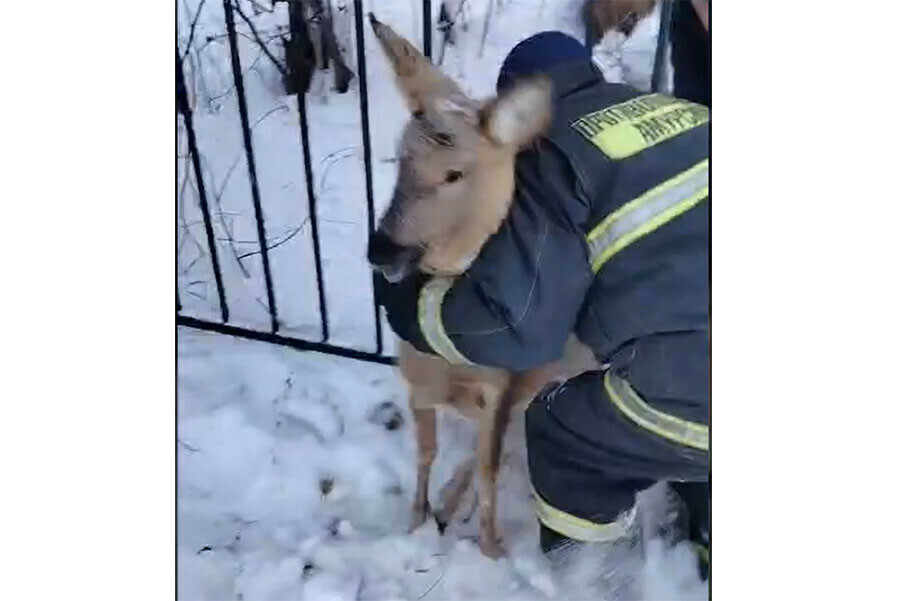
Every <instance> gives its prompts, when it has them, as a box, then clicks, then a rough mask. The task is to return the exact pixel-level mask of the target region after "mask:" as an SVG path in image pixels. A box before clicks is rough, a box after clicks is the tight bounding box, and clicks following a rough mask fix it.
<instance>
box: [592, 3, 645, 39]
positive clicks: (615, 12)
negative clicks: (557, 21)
mask: <svg viewBox="0 0 900 601" xmlns="http://www.w3.org/2000/svg"><path fill="white" fill-rule="evenodd" d="M656 2H657V0H587V1H586V2H585V3H584V6H583V7H582V17H583V18H584V24H585V27H586V28H587V32H588V44H589V45H590V46H593V45H594V44H596V43H597V42H599V41H600V40H601V39H603V35H604V34H605V33H606V32H607V31H609V30H611V29H616V30H618V31H621V32H622V33H624V34H625V35H626V36H628V35H630V34H631V32H632V31H633V30H634V26H635V25H637V23H638V21H640V20H641V19H643V18H644V17H646V16H647V15H649V14H650V13H651V12H653V9H654V8H655V7H656Z"/></svg>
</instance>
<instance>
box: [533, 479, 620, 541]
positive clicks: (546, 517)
mask: <svg viewBox="0 0 900 601" xmlns="http://www.w3.org/2000/svg"><path fill="white" fill-rule="evenodd" d="M532 494H533V496H534V499H535V505H536V512H537V517H538V519H539V520H540V521H541V523H542V524H543V525H544V526H546V527H547V528H550V529H551V530H553V531H555V532H558V533H559V534H562V535H563V536H566V537H568V538H571V539H572V540H577V541H582V542H587V543H603V542H611V541H614V540H617V539H619V538H622V537H623V536H625V535H626V534H627V533H628V529H629V528H630V527H631V524H632V522H633V521H634V515H635V508H634V507H632V508H631V509H630V510H629V511H628V512H627V513H625V514H624V515H622V517H620V518H619V519H618V520H616V521H615V522H610V523H608V524H601V523H596V522H591V521H589V520H585V519H584V518H580V517H577V516H574V515H572V514H570V513H566V512H565V511H563V510H561V509H557V508H556V507H553V506H552V505H550V504H549V503H547V501H545V500H544V499H543V498H542V497H541V495H539V494H538V493H537V491H532Z"/></svg>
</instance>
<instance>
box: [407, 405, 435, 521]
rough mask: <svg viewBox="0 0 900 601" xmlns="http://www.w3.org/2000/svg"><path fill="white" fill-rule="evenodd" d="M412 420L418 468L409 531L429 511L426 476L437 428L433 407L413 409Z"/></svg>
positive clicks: (429, 467) (433, 451)
mask: <svg viewBox="0 0 900 601" xmlns="http://www.w3.org/2000/svg"><path fill="white" fill-rule="evenodd" d="M412 414H413V420H414V421H415V423H416V439H417V441H418V447H419V450H418V469H417V473H416V497H415V499H414V500H413V506H412V520H411V523H410V531H412V530H415V529H416V528H418V527H419V526H421V525H422V524H423V523H424V522H425V518H426V517H427V515H428V513H429V512H430V508H429V506H428V476H429V475H430V474H431V464H432V463H433V462H434V456H435V455H436V454H437V430H436V418H435V410H434V409H415V408H414V409H413V410H412Z"/></svg>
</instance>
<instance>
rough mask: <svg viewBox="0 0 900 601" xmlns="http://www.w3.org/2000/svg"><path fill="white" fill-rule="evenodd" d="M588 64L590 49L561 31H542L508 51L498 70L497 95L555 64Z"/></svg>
mask: <svg viewBox="0 0 900 601" xmlns="http://www.w3.org/2000/svg"><path fill="white" fill-rule="evenodd" d="M590 60H591V51H590V49H589V48H588V47H587V46H585V45H584V44H582V43H581V42H579V41H578V40H576V39H575V38H573V37H572V36H570V35H566V34H565V33H563V32H561V31H542V32H541V33H537V34H535V35H533V36H531V37H529V38H526V39H524V40H522V41H521V42H519V43H518V44H516V45H515V47H514V48H513V49H512V50H510V52H509V54H508V55H507V57H506V60H504V61H503V66H502V67H500V75H499V76H498V77H497V91H498V92H499V91H501V90H503V89H505V88H507V87H509V86H510V85H512V84H513V82H515V80H516V79H518V78H520V77H527V76H529V75H533V74H535V73H538V72H540V71H546V70H548V69H550V68H551V67H554V66H556V65H558V64H561V63H567V62H573V61H590Z"/></svg>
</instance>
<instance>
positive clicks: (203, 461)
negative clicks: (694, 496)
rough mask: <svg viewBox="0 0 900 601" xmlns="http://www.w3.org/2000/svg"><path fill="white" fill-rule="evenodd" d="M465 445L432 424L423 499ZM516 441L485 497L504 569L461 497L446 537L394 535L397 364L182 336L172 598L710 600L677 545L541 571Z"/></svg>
mask: <svg viewBox="0 0 900 601" xmlns="http://www.w3.org/2000/svg"><path fill="white" fill-rule="evenodd" d="M385 403H392V404H393V405H394V406H395V408H394V407H387V406H385ZM394 413H399V414H400V415H401V416H402V421H401V420H397V419H394V420H393V421H392V422H391V424H390V425H391V426H392V429H388V428H386V427H385V424H386V423H387V422H389V421H391V420H387V419H385V418H386V417H392V418H395V417H396V416H395V415H394ZM398 422H399V423H400V424H401V425H399V427H396V426H397V423H398ZM473 436H474V432H473V427H472V425H471V424H469V423H467V422H465V421H463V420H461V419H459V418H456V417H455V416H453V415H452V414H442V415H441V416H440V430H439V453H438V457H437V459H436V461H435V465H434V471H433V477H432V481H431V498H432V499H435V498H437V496H436V493H437V490H438V489H439V487H440V485H441V484H442V483H443V482H445V481H446V480H447V478H449V476H450V473H451V471H452V469H453V467H455V466H456V465H457V464H458V462H459V461H461V460H462V459H463V458H464V457H465V453H466V449H469V448H471V444H472V442H473ZM523 445H524V438H523V436H522V420H521V416H517V417H516V420H515V421H514V422H513V424H512V425H511V428H510V433H509V434H508V436H507V441H506V450H505V453H504V460H503V469H502V471H501V474H500V480H499V491H498V494H499V507H500V512H499V518H500V520H499V527H500V531H501V532H502V535H503V537H504V541H505V544H506V546H507V548H508V551H509V555H508V557H506V558H503V559H500V560H497V561H494V560H491V559H488V558H486V557H484V556H483V555H482V554H481V552H480V551H479V550H478V547H477V545H476V543H475V538H474V537H475V535H476V531H477V519H471V516H472V503H471V499H470V500H467V502H464V503H463V508H462V509H461V511H460V514H459V515H458V516H457V517H456V520H455V521H454V522H452V523H451V524H450V526H449V527H448V529H447V531H446V532H445V534H444V535H443V536H440V535H439V534H438V532H437V529H436V526H435V524H434V522H433V521H428V522H426V524H425V525H424V526H422V527H421V528H419V529H418V530H416V531H415V532H413V533H407V521H408V518H409V508H410V506H411V503H412V493H413V490H414V486H415V441H414V437H413V432H412V422H411V419H410V415H409V411H408V409H407V407H406V403H405V396H404V385H403V383H402V381H401V380H400V379H399V377H398V376H397V374H396V373H395V371H394V368H392V367H387V366H381V365H374V364H368V363H363V362H359V361H353V360H348V359H341V358H337V357H331V356H326V355H320V354H315V353H304V352H299V351H295V350H293V349H287V348H283V347H277V346H274V345H270V344H267V343H261V342H253V341H247V340H240V339H236V338H231V337H227V336H220V335H217V334H210V333H205V332H198V331H195V330H191V329H180V330H179V333H178V447H179V448H178V589H179V598H181V599H185V600H191V599H210V600H211V599H244V600H246V601H249V600H266V599H308V600H319V599H340V600H348V599H509V600H517V601H518V600H522V601H525V600H532V599H572V598H584V599H586V598H591V599H611V598H616V597H615V596H614V594H615V592H616V590H618V588H617V587H619V586H623V585H627V584H628V583H631V584H632V585H635V584H634V583H637V584H636V586H638V587H639V588H638V590H639V591H642V592H643V597H642V598H648V599H705V598H707V593H706V589H705V585H704V584H703V583H701V582H700V581H699V579H698V578H697V576H696V574H695V572H696V568H695V564H694V563H693V562H694V561H695V558H694V555H693V552H692V551H691V550H690V548H689V547H688V546H687V543H684V544H682V545H680V546H677V547H675V548H673V549H670V550H663V549H662V547H661V546H660V544H659V543H658V542H656V541H651V542H650V545H649V547H648V549H647V558H646V560H643V561H642V560H641V559H640V558H639V557H638V556H637V555H636V554H626V555H625V556H623V557H620V558H619V559H618V560H617V561H616V563H615V564H611V565H615V566H618V568H619V569H618V570H617V571H616V572H615V573H613V572H612V568H610V569H604V568H603V567H602V566H604V565H605V564H604V563H603V561H604V559H603V557H604V555H603V549H602V547H601V546H599V545H598V546H595V547H593V548H588V549H586V550H585V551H582V552H581V553H577V554H572V555H571V556H570V557H567V558H565V561H563V562H561V563H559V564H558V565H557V564H551V563H550V562H549V560H547V559H546V558H544V557H543V556H542V555H541V554H540V552H539V549H538V543H537V526H536V522H535V521H534V518H533V515H532V510H531V505H530V500H529V487H528V480H527V469H526V465H525V457H524V446H523ZM651 492H652V491H651ZM470 497H471V493H470ZM656 502H658V501H656ZM467 517H468V518H470V519H468V522H467V523H465V520H466V518H467ZM623 583H624V584H623Z"/></svg>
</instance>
